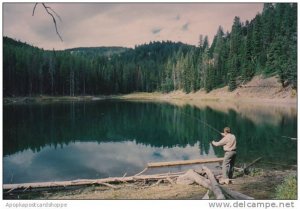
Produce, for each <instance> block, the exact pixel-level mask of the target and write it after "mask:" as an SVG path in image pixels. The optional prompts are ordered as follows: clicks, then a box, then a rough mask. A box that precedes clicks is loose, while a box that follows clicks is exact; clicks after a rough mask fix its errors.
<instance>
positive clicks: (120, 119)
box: [3, 100, 297, 183]
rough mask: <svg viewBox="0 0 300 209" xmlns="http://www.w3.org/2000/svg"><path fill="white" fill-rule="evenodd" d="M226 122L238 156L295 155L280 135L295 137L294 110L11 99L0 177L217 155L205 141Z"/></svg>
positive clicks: (131, 170)
mask: <svg viewBox="0 0 300 209" xmlns="http://www.w3.org/2000/svg"><path fill="white" fill-rule="evenodd" d="M207 124H208V125H209V126H208V125H207ZM225 126H229V127H231V128H232V132H233V133H234V134H235V135H236V137H237V143H238V146H237V150H238V151H237V154H238V157H237V164H242V163H247V162H251V161H253V160H254V159H256V158H258V157H263V160H262V162H261V163H264V162H265V163H276V164H286V165H294V164H296V163H297V142H296V141H293V140H290V139H289V138H286V137H284V136H288V137H295V138H296V137H297V115H296V114H284V113H282V112H276V111H274V112H273V113H272V114H269V113H267V112H264V111H257V110H253V111H250V114H249V111H248V114H241V113H239V112H237V111H235V110H232V109H230V110H228V111H220V110H216V109H212V108H210V107H203V108H197V107H193V106H190V105H185V106H181V107H179V106H175V105H171V104H167V103H154V102H129V101H118V100H104V101H89V102H57V103H49V104H36V103H33V104H15V105H4V107H3V182H4V183H25V182H39V181H61V180H73V179H87V178H104V177H112V176H123V175H124V174H126V175H127V176H129V175H134V174H136V173H138V172H139V171H141V170H143V169H144V168H145V166H146V165H147V163H148V162H159V161H173V160H188V159H198V158H211V157H223V150H222V148H220V147H217V148H216V147H212V146H211V144H210V141H211V140H212V139H220V138H221V136H220V134H218V133H217V132H216V131H215V130H214V129H213V128H215V129H217V130H220V131H222V130H223V128H224V127H225ZM211 127H213V128H211ZM261 165H262V166H263V164H261ZM165 169H169V170H170V169H173V170H176V171H177V170H183V169H185V168H184V167H182V166H181V167H176V168H165ZM173 170H172V171H173ZM150 172H151V171H150Z"/></svg>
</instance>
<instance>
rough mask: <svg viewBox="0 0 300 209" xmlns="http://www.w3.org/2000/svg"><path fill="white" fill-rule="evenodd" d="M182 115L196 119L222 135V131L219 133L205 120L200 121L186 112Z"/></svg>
mask: <svg viewBox="0 0 300 209" xmlns="http://www.w3.org/2000/svg"><path fill="white" fill-rule="evenodd" d="M182 114H184V115H186V116H188V117H191V118H194V119H195V120H198V121H199V122H201V123H203V124H204V125H206V126H207V127H209V128H211V129H212V130H214V131H216V132H217V133H218V134H221V132H220V131H218V130H217V129H215V128H214V127H212V126H211V125H209V124H208V123H206V122H205V121H203V120H200V119H199V118H197V117H195V116H192V115H189V114H186V113H184V112H182Z"/></svg>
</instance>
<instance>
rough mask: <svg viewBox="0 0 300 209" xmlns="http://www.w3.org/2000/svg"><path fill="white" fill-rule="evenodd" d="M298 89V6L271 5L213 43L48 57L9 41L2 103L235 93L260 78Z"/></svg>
mask: <svg viewBox="0 0 300 209" xmlns="http://www.w3.org/2000/svg"><path fill="white" fill-rule="evenodd" d="M261 74H262V75H264V76H277V77H278V79H279V82H280V83H281V84H282V86H288V85H290V86H292V87H293V88H295V89H296V88H297V4H296V3H276V4H273V3H265V4H264V8H263V11H262V12H261V13H258V14H257V15H256V16H255V18H254V19H252V20H251V21H246V22H241V20H240V18H239V17H235V18H234V20H233V24H232V28H231V32H225V31H224V30H223V28H222V26H219V28H218V29H217V33H216V35H215V36H214V38H213V40H212V42H211V43H209V40H208V37H207V36H205V35H200V36H199V43H198V46H192V45H187V44H184V43H180V42H177V43H175V42H172V41H162V42H150V43H147V44H142V45H138V46H135V47H134V48H133V49H132V48H124V47H92V48H87V47H86V48H74V49H66V50H44V49H40V48H37V47H34V46H31V45H29V44H26V43H22V42H20V41H17V40H14V39H11V38H9V37H3V96H4V97H12V96H36V95H70V96H76V95H104V94H120V93H122V94H123V93H130V92H137V91H142V92H153V91H161V92H170V91H174V90H183V91H184V92H187V93H189V92H194V91H198V90H199V89H205V90H206V91H207V92H209V91H211V90H213V89H216V88H219V87H223V86H228V89H229V91H233V90H234V89H235V88H237V87H238V86H239V85H241V84H244V83H246V82H247V81H249V80H251V79H252V77H253V76H254V75H261Z"/></svg>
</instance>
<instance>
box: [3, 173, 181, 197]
mask: <svg viewBox="0 0 300 209" xmlns="http://www.w3.org/2000/svg"><path fill="white" fill-rule="evenodd" d="M178 176H179V174H172V173H169V174H166V175H160V174H155V175H140V176H128V177H109V178H104V179H79V180H73V181H58V182H34V183H21V184H4V185H3V190H4V191H6V190H8V192H11V191H13V190H16V189H35V188H54V187H68V186H84V185H93V184H99V185H105V184H108V183H121V182H135V181H141V180H142V181H143V180H153V181H154V180H160V179H167V178H174V177H178Z"/></svg>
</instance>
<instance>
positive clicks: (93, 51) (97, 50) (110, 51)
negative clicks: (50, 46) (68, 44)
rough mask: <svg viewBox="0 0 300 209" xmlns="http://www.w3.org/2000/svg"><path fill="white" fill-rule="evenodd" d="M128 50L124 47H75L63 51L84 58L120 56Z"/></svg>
mask: <svg viewBox="0 0 300 209" xmlns="http://www.w3.org/2000/svg"><path fill="white" fill-rule="evenodd" d="M128 50H130V48H126V47H118V46H112V47H104V46H103V47H77V48H71V49H65V50H64V51H68V52H71V53H72V54H81V55H86V56H111V55H114V54H121V53H123V52H126V51H128Z"/></svg>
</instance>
